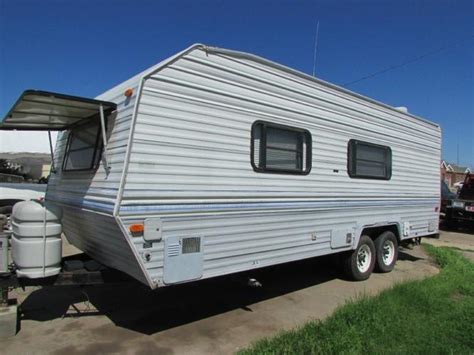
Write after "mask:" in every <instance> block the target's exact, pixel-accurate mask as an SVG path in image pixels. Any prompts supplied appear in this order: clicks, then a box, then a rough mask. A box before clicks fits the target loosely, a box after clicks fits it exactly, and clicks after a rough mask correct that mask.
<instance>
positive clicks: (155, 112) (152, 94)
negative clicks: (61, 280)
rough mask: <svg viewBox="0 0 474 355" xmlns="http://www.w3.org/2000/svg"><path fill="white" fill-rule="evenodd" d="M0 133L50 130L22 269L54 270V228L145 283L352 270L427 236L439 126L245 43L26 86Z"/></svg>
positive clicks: (20, 254)
mask: <svg viewBox="0 0 474 355" xmlns="http://www.w3.org/2000/svg"><path fill="white" fill-rule="evenodd" d="M1 129H9V130H11V129H15V130H45V131H59V135H58V139H57V143H56V147H55V149H54V164H53V166H52V172H51V176H50V179H49V183H48V187H47V191H46V195H45V201H44V202H43V203H38V202H22V203H19V204H17V205H16V206H15V207H14V211H13V217H12V221H13V222H12V223H13V236H12V248H13V258H14V262H15V264H16V272H17V275H18V276H20V277H26V278H41V277H45V276H52V275H55V274H57V273H59V272H60V269H61V266H60V256H61V253H60V251H59V252H58V248H60V247H61V246H60V238H59V239H58V236H60V234H61V233H64V235H65V237H66V238H67V240H68V241H69V242H70V243H72V244H73V245H75V246H76V247H77V248H79V249H80V250H82V251H84V253H86V254H87V255H89V256H90V257H91V258H93V259H95V260H96V261H98V262H100V263H101V264H103V265H105V266H107V267H110V268H114V269H118V270H120V271H122V272H124V273H126V274H128V275H130V276H132V277H133V278H135V279H137V280H139V281H141V282H142V283H144V284H146V285H148V286H149V287H150V288H152V289H155V288H158V287H162V286H167V285H173V284H178V283H184V282H190V281H195V280H200V279H206V278H211V277H216V276H219V275H225V274H231V273H237V272H241V271H248V270H252V269H257V268H262V267H266V266H270V265H276V264H280V263H286V262H291V261H295V260H300V259H305V258H313V257H317V256H321V255H328V254H336V253H337V254H339V255H340V256H341V258H340V260H341V263H343V265H344V268H345V270H346V271H347V273H348V274H349V275H350V276H351V277H352V278H353V279H355V280H364V279H367V278H368V277H369V276H370V274H371V273H372V271H373V270H374V269H375V270H378V271H381V272H388V271H391V270H392V269H393V267H394V265H395V263H396V261H397V256H398V247H399V246H400V245H402V244H404V243H408V242H412V241H413V240H416V239H418V238H421V237H425V236H430V235H435V234H437V233H438V218H439V217H438V216H439V211H438V209H439V203H440V191H439V190H440V189H439V181H440V170H439V162H440V150H441V131H440V127H439V126H438V125H437V124H435V123H432V122H429V121H427V120H425V119H422V118H419V117H416V116H414V115H412V114H410V113H408V112H404V111H403V110H398V109H395V108H393V107H391V106H388V105H385V104H382V103H380V102H377V101H375V100H372V99H369V98H367V97H364V96H361V95H359V94H356V93H354V92H351V91H348V90H346V89H343V88H341V87H338V86H336V85H333V84H330V83H328V82H325V81H322V80H319V79H316V78H313V77H311V76H309V75H306V74H304V73H301V72H298V71H296V70H293V69H290V68H288V67H285V66H283V65H280V64H277V63H274V62H272V61H269V60H266V59H263V58H260V57H258V56H255V55H252V54H247V53H242V52H238V51H233V50H227V49H221V48H215V47H209V46H205V45H201V44H196V45H193V46H191V47H189V48H187V49H186V50H184V51H182V52H180V53H178V54H176V55H175V56H173V57H171V58H168V59H166V60H164V61H162V62H160V63H159V64H157V65H155V66H153V67H151V68H149V69H147V70H145V71H144V72H142V73H140V74H138V75H136V76H134V77H132V78H131V79H129V80H127V81H125V82H123V83H121V84H119V85H118V86H116V87H114V88H112V89H110V90H109V91H106V92H105V93H103V94H101V95H100V96H98V97H97V98H95V99H88V98H81V97H75V96H69V95H64V94H57V93H50V92H44V91H32V90H30V91H25V92H24V93H23V95H22V96H21V97H20V98H19V100H18V101H17V102H16V103H15V104H14V106H13V107H12V109H11V110H10V112H9V113H8V114H7V116H6V117H5V119H4V120H3V122H2V125H1ZM27 223H31V226H33V225H35V226H36V227H35V228H30V229H28V228H25V224H27ZM50 224H51V225H50ZM49 227H51V228H49ZM26 230H27V232H26ZM35 238H36V239H35ZM58 240H59V241H58ZM35 243H36V244H35ZM15 249H17V250H15ZM33 256H34V257H33ZM15 258H16V259H17V260H15ZM58 259H59V260H58Z"/></svg>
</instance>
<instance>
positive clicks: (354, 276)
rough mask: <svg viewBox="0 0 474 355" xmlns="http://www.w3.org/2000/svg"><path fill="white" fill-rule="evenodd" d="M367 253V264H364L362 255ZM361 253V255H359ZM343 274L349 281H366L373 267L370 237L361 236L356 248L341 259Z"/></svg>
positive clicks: (372, 243) (373, 250)
mask: <svg viewBox="0 0 474 355" xmlns="http://www.w3.org/2000/svg"><path fill="white" fill-rule="evenodd" d="M367 252H369V254H370V255H365V257H368V258H369V260H368V262H369V264H368V265H367V264H366V262H365V258H363V257H364V255H363V254H364V253H367ZM359 253H361V255H359ZM343 267H344V273H345V274H346V275H347V277H349V278H350V279H351V280H354V281H363V280H367V279H368V278H369V277H370V275H371V274H372V271H373V270H374V267H375V245H374V242H373V241H372V239H370V237H368V236H366V235H363V236H361V237H360V240H359V244H358V245H357V248H356V249H355V250H353V251H351V252H349V253H347V254H346V255H345V256H344V258H343Z"/></svg>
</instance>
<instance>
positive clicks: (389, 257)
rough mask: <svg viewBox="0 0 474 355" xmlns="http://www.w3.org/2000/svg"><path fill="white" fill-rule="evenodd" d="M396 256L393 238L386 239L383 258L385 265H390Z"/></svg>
mask: <svg viewBox="0 0 474 355" xmlns="http://www.w3.org/2000/svg"><path fill="white" fill-rule="evenodd" d="M394 258H395V244H393V242H392V241H391V240H386V241H385V242H384V243H383V246H382V260H383V263H384V264H385V265H390V264H391V263H392V262H393V259H394Z"/></svg>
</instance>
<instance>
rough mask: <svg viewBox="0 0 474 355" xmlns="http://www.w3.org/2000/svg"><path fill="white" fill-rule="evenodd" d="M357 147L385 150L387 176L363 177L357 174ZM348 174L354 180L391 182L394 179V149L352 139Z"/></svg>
mask: <svg viewBox="0 0 474 355" xmlns="http://www.w3.org/2000/svg"><path fill="white" fill-rule="evenodd" d="M357 145H366V146H369V147H376V148H383V149H385V150H386V151H387V152H388V154H387V161H386V162H385V169H386V174H385V176H383V177H380V176H373V175H363V174H357V173H356V165H357V154H356V153H357ZM347 173H348V175H349V176H350V177H351V178H352V179H369V180H386V181H388V180H390V179H391V178H392V148H390V147H389V146H387V145H381V144H375V143H371V142H366V141H361V140H358V139H351V140H349V142H348V144H347Z"/></svg>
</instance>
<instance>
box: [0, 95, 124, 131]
mask: <svg viewBox="0 0 474 355" xmlns="http://www.w3.org/2000/svg"><path fill="white" fill-rule="evenodd" d="M101 105H102V107H103V110H104V112H107V113H108V112H111V111H113V110H115V109H116V107H117V105H116V104H115V103H113V102H108V101H101V100H95V99H90V98H85V97H79V96H71V95H65V94H59V93H54V92H48V91H39V90H26V91H24V92H23V94H21V96H20V98H19V99H18V100H17V102H16V103H15V104H14V105H13V107H12V108H11V109H10V111H9V112H8V113H7V115H6V116H5V118H4V119H3V121H2V122H1V123H0V130H28V131H62V130H65V129H68V128H69V127H71V126H72V125H75V124H77V123H79V122H83V121H85V120H89V119H95V118H97V117H98V114H99V110H100V106H101Z"/></svg>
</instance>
